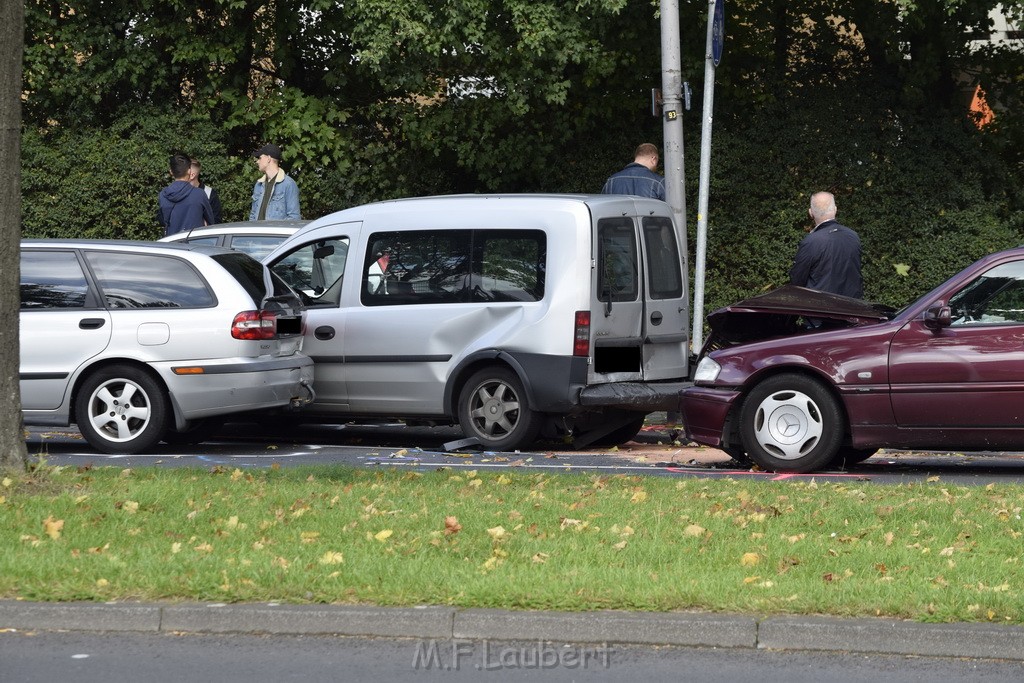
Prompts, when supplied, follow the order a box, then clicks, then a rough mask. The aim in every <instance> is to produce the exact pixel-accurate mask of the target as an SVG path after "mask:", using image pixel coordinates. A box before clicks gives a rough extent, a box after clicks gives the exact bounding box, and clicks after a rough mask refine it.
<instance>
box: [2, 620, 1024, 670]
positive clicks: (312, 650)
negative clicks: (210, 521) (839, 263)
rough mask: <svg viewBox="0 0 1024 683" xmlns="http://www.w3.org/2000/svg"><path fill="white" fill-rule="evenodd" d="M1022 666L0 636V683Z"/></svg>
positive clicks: (304, 640) (761, 654)
mask: <svg viewBox="0 0 1024 683" xmlns="http://www.w3.org/2000/svg"><path fill="white" fill-rule="evenodd" d="M1022 677H1024V664H1021V663H1020V662H1007V661H999V660H975V659H954V658H939V657H920V656H915V657H904V656H894V655H863V654H850V653H834V652H778V651H766V650H738V649H734V648H692V647H646V646H637V645H600V644H598V645H593V644H584V645H580V644H572V643H555V642H547V641H544V642H538V641H532V642H500V641H479V640H475V641H474V640H450V641H435V640H422V639H421V640H413V639H392V638H374V639H368V638H338V637H330V636H266V635H264V636H259V635H241V634H236V635H210V634H204V635H170V634H138V633H81V632H77V633H76V632H64V633H61V632H25V633H22V632H10V631H8V632H4V633H0V680H2V681H19V682H21V683H31V682H33V681H39V682H40V683H42V682H47V683H49V682H50V681H60V680H64V681H71V680H73V681H77V682H79V683H92V682H95V683H109V682H110V681H126V680H134V681H151V682H153V683H160V682H162V681H167V682H172V681H173V682H174V683H189V682H191V681H196V682H199V681H203V682H205V681H221V682H223V683H230V682H232V681H238V682H239V683H255V682H259V681H275V682H278V681H402V680H416V681H470V680H479V679H481V678H485V679H486V680H489V681H512V680H517V681H518V680H532V679H538V678H540V679H543V680H546V681H623V680H643V681H650V682H654V681H701V682H702V683H715V682H718V681H721V682H722V683H742V682H744V681H756V682H758V683H763V682H764V681H787V683H832V682H835V683H855V682H859V681H863V682H865V683H876V682H877V681H886V683H912V682H913V683H917V682H920V681H937V680H948V681H968V680H973V681H982V680H983V681H986V682H988V683H1002V682H1004V681H1005V682H1007V683H1009V682H1010V681H1020V680H1021V679H1022Z"/></svg>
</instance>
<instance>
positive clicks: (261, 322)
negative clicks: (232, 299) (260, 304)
mask: <svg viewBox="0 0 1024 683" xmlns="http://www.w3.org/2000/svg"><path fill="white" fill-rule="evenodd" d="M231 336H232V337H234V338H235V339H276V338H277V314H276V313H274V312H273V311H242V312H241V313H239V314H238V315H236V316H235V319H234V321H233V322H232V323H231Z"/></svg>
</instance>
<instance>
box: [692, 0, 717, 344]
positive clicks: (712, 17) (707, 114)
mask: <svg viewBox="0 0 1024 683" xmlns="http://www.w3.org/2000/svg"><path fill="white" fill-rule="evenodd" d="M724 42H725V0H708V36H707V54H706V56H705V59H704V109H703V113H702V116H701V135H700V194H699V196H698V198H697V256H696V262H695V263H694V266H693V270H694V276H693V311H691V313H692V315H693V334H691V336H690V348H691V350H692V351H693V352H694V353H699V352H700V349H701V347H702V346H704V270H705V262H706V260H707V242H708V191H709V185H710V182H711V181H710V173H711V123H712V118H713V117H712V110H713V108H714V103H715V67H716V66H718V63H719V62H720V61H721V60H722V49H723V43H724Z"/></svg>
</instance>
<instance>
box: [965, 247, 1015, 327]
mask: <svg viewBox="0 0 1024 683" xmlns="http://www.w3.org/2000/svg"><path fill="white" fill-rule="evenodd" d="M949 308H950V312H951V314H952V317H953V322H952V326H954V327H958V326H965V325H986V324H988V325H993V324H996V325H1006V324H1022V323H1024V261H1013V262H1011V263H1004V264H1002V265H998V266H996V267H994V268H991V269H989V270H987V271H985V272H984V273H982V274H981V275H980V276H978V277H977V278H975V279H974V280H972V281H971V282H969V283H968V284H967V285H966V286H965V287H964V288H963V289H961V290H960V291H959V292H957V293H956V294H954V295H953V296H952V297H951V298H950V300H949Z"/></svg>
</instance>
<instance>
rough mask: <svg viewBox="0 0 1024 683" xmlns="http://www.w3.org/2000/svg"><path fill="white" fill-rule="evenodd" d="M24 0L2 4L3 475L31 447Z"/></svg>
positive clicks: (21, 466)
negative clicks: (23, 215) (23, 211)
mask: <svg viewBox="0 0 1024 683" xmlns="http://www.w3.org/2000/svg"><path fill="white" fill-rule="evenodd" d="M22 16H23V14H22V8H21V5H20V3H17V2H7V3H4V4H3V6H2V7H0V165H2V166H3V167H4V168H6V169H8V171H7V173H8V178H7V182H4V183H0V206H3V207H4V210H3V211H2V212H0V310H2V311H6V312H8V313H10V315H8V316H7V321H6V323H5V324H4V325H2V326H0V346H2V347H3V348H4V349H5V350H4V353H3V354H0V358H2V360H0V366H2V368H0V400H2V401H3V405H4V408H3V411H2V412H0V474H2V473H4V472H13V471H19V470H20V471H24V470H25V469H26V468H27V467H28V451H27V449H26V448H25V436H24V434H23V432H22V430H21V393H20V390H19V386H18V365H19V361H18V358H19V353H18V351H17V349H18V317H17V316H16V315H13V312H14V311H17V310H18V309H19V308H20V307H21V304H20V297H19V294H18V280H19V276H18V273H19V271H20V268H19V265H18V264H19V258H20V257H19V253H20V250H19V248H18V244H19V241H20V227H21V226H20V224H21V221H20V207H21V197H20V189H19V180H18V179H19V165H18V145H19V143H18V140H19V135H20V131H21V126H20V119H21V49H22V44H21V23H22Z"/></svg>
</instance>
